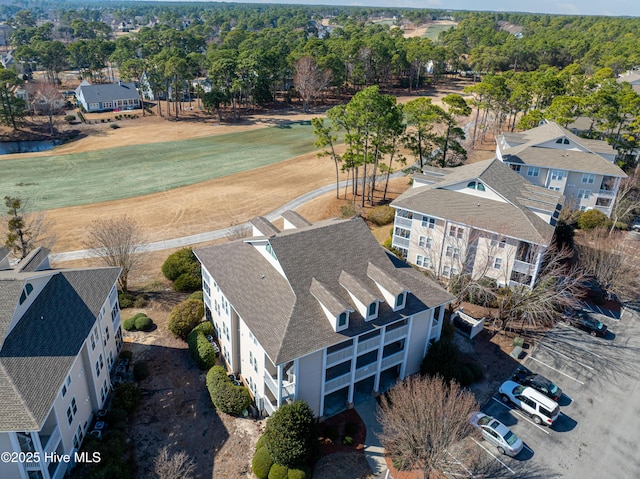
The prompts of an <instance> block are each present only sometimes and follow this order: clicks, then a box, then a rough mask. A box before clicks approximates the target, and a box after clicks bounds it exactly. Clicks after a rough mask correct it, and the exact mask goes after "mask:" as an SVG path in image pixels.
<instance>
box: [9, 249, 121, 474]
mask: <svg viewBox="0 0 640 479" xmlns="http://www.w3.org/2000/svg"><path fill="white" fill-rule="evenodd" d="M48 253H49V252H48V250H46V249H37V250H35V251H33V252H32V253H31V254H30V255H29V256H27V257H26V258H24V259H23V260H21V261H19V262H18V263H17V264H16V265H15V266H13V267H11V265H10V262H9V261H8V258H7V256H8V254H9V251H8V250H7V249H5V248H0V451H3V452H15V453H18V454H20V453H25V454H28V456H27V457H29V456H30V457H32V458H34V460H32V461H29V460H27V461H17V462H8V461H2V462H0V477H2V478H5V477H6V478H25V479H26V478H30V477H40V478H43V479H60V478H62V477H64V476H65V474H66V473H67V470H68V468H69V467H70V464H69V463H67V462H63V461H54V460H52V453H54V452H55V453H57V454H59V455H62V454H70V455H71V456H72V457H73V453H74V451H77V450H78V449H79V448H80V445H81V443H82V440H83V438H84V437H86V436H87V435H88V433H89V432H90V431H89V428H90V425H91V422H92V418H93V416H94V414H95V412H96V411H98V410H99V409H101V408H102V407H103V406H104V403H105V401H106V399H107V395H108V394H109V392H110V390H111V381H110V377H109V374H110V373H109V371H110V369H111V366H112V365H113V363H114V361H115V359H116V356H117V354H118V352H119V351H120V348H121V346H122V330H121V328H120V309H119V306H118V294H117V291H116V280H117V279H118V276H119V274H120V269H119V268H86V269H51V267H50V265H49V260H48Z"/></svg>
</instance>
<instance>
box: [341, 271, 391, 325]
mask: <svg viewBox="0 0 640 479" xmlns="http://www.w3.org/2000/svg"><path fill="white" fill-rule="evenodd" d="M338 282H339V283H340V286H342V287H343V288H344V289H346V290H347V293H349V296H350V297H351V300H352V301H353V304H355V305H356V309H357V310H358V312H359V313H360V314H361V315H362V317H363V318H364V320H365V321H371V320H373V319H376V318H377V317H378V306H379V303H381V302H382V301H384V300H383V299H381V298H379V297H378V295H377V294H376V292H375V291H372V290H371V288H369V286H367V285H366V284H365V283H364V282H363V281H361V280H360V279H358V278H356V277H355V276H353V275H352V274H349V273H347V272H346V271H342V272H341V273H340V277H339V279H338Z"/></svg>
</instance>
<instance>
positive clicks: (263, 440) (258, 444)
mask: <svg viewBox="0 0 640 479" xmlns="http://www.w3.org/2000/svg"><path fill="white" fill-rule="evenodd" d="M266 445H267V439H266V438H265V437H264V434H263V435H261V436H260V437H259V438H258V442H256V451H257V450H258V449H260V448H261V447H264V446H266Z"/></svg>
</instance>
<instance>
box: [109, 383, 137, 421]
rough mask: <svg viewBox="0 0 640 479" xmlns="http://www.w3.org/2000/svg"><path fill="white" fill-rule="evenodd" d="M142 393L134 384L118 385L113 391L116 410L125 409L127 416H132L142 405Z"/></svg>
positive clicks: (113, 403) (113, 404)
mask: <svg viewBox="0 0 640 479" xmlns="http://www.w3.org/2000/svg"><path fill="white" fill-rule="evenodd" d="M141 396H142V393H141V392H140V389H139V388H138V386H136V385H135V384H133V383H123V384H118V385H117V386H116V387H115V388H114V390H113V402H112V406H113V407H114V408H118V409H123V410H124V411H126V412H127V414H132V413H134V412H135V411H136V409H138V406H139V405H140V397H141Z"/></svg>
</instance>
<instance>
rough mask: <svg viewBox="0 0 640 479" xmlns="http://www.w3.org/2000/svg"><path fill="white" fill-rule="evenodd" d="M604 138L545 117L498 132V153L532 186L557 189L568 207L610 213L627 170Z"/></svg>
mask: <svg viewBox="0 0 640 479" xmlns="http://www.w3.org/2000/svg"><path fill="white" fill-rule="evenodd" d="M616 156H617V152H616V150H615V149H614V148H613V147H611V146H610V145H609V144H608V143H607V142H606V141H601V140H590V139H585V138H580V137H579V136H576V135H574V134H573V133H571V132H570V131H569V130H567V129H566V128H563V127H561V126H560V125H558V124H556V123H553V122H547V123H545V124H543V125H540V126H538V127H536V128H532V129H530V130H526V131H523V132H521V133H503V134H502V135H500V136H498V137H496V158H498V159H499V160H500V161H502V162H504V163H505V164H507V165H509V166H510V167H511V168H512V169H513V170H514V171H516V172H517V173H519V174H520V175H521V176H522V177H523V178H525V179H527V180H528V181H529V182H531V183H533V184H534V185H537V186H541V187H543V188H548V189H550V190H553V191H559V192H560V193H562V194H563V195H564V196H565V197H566V199H567V206H570V207H572V208H574V209H579V210H581V211H585V210H590V209H594V208H595V209H597V210H600V211H602V212H603V213H604V214H606V215H607V216H610V215H611V212H612V209H613V205H614V204H615V199H616V196H617V194H618V189H619V188H620V182H621V181H622V179H623V178H626V177H627V175H626V174H625V173H624V171H622V170H621V169H620V168H619V167H618V166H617V165H616V164H615V162H614V161H615V159H616Z"/></svg>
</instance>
